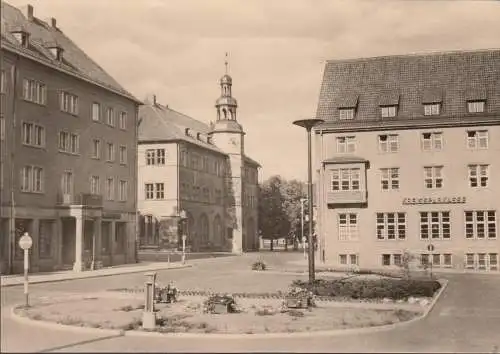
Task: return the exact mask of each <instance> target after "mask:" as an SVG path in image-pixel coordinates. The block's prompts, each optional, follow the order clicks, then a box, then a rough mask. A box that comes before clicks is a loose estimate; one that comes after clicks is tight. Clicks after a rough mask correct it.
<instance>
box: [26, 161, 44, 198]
mask: <svg viewBox="0 0 500 354" xmlns="http://www.w3.org/2000/svg"><path fill="white" fill-rule="evenodd" d="M44 182H45V181H44V170H43V167H40V166H34V165H26V166H24V167H23V168H22V169H21V192H25V193H44V189H45V183H44Z"/></svg>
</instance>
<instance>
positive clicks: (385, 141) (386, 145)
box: [378, 134, 399, 153]
mask: <svg viewBox="0 0 500 354" xmlns="http://www.w3.org/2000/svg"><path fill="white" fill-rule="evenodd" d="M378 148H379V151H380V152H384V153H387V152H398V150H399V135H397V134H389V135H387V134H384V135H379V136H378Z"/></svg>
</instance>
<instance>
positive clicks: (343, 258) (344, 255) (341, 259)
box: [339, 254, 347, 265]
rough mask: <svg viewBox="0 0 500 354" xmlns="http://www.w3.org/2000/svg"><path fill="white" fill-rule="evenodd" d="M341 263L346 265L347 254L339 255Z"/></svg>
mask: <svg viewBox="0 0 500 354" xmlns="http://www.w3.org/2000/svg"><path fill="white" fill-rule="evenodd" d="M339 263H340V264H343V265H346V264H347V254H340V255H339Z"/></svg>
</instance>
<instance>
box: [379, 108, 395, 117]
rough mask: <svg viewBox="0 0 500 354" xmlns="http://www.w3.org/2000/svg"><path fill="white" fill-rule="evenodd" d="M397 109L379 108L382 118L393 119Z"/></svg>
mask: <svg viewBox="0 0 500 354" xmlns="http://www.w3.org/2000/svg"><path fill="white" fill-rule="evenodd" d="M397 107H398V106H397V105H391V106H382V107H380V113H381V115H382V118H391V117H395V116H396V112H397Z"/></svg>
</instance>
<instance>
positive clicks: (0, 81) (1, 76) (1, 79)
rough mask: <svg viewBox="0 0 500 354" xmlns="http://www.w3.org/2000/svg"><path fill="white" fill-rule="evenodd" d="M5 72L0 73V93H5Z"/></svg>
mask: <svg viewBox="0 0 500 354" xmlns="http://www.w3.org/2000/svg"><path fill="white" fill-rule="evenodd" d="M5 80H6V78H5V70H2V71H0V93H5V86H6V81H5Z"/></svg>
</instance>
